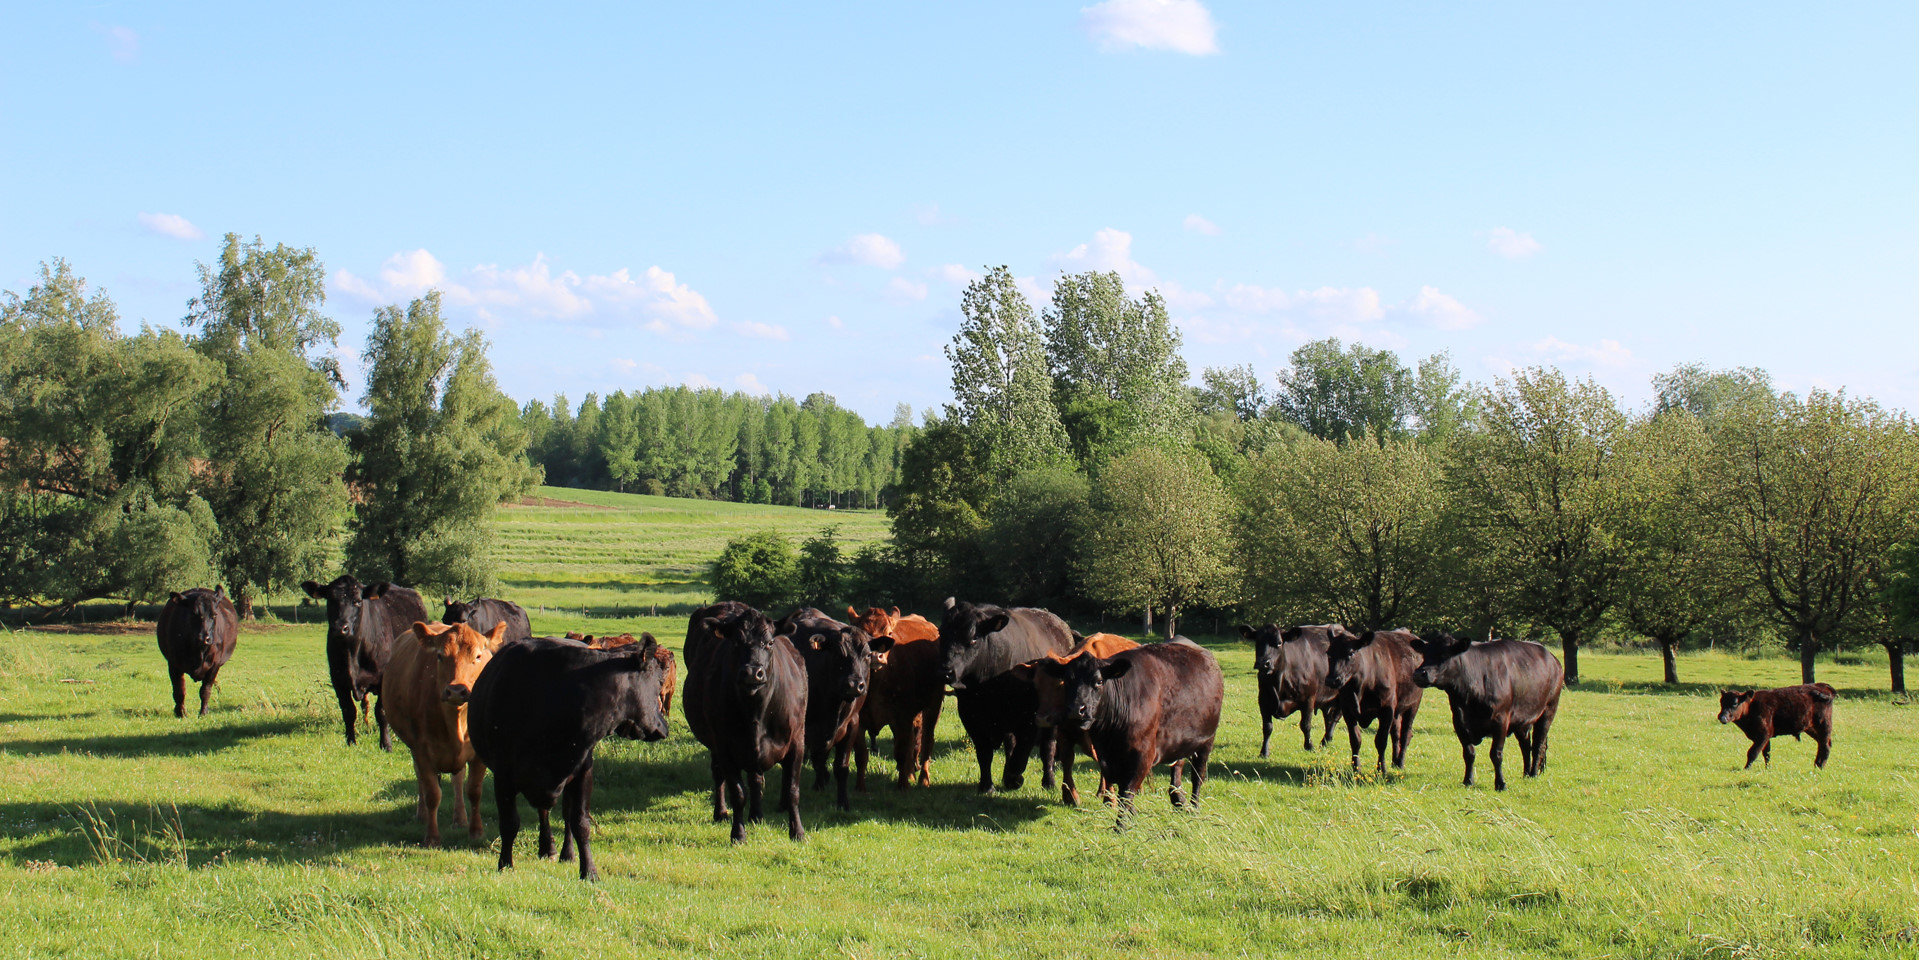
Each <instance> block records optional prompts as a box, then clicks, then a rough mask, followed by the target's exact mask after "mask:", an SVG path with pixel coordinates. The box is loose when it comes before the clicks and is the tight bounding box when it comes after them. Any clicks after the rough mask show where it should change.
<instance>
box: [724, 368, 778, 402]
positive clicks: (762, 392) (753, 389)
mask: <svg viewBox="0 0 1920 960" xmlns="http://www.w3.org/2000/svg"><path fill="white" fill-rule="evenodd" d="M733 385H734V386H736V387H739V388H740V389H742V390H745V391H746V392H748V393H751V394H753V395H754V396H756V397H764V396H768V395H771V394H772V393H773V391H772V390H769V389H767V385H766V384H764V383H761V382H760V378H759V377H756V376H754V375H753V374H751V373H743V374H741V375H739V376H737V377H734V378H733Z"/></svg>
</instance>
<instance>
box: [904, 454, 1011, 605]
mask: <svg viewBox="0 0 1920 960" xmlns="http://www.w3.org/2000/svg"><path fill="white" fill-rule="evenodd" d="M985 460H986V457H985V455H984V453H983V451H981V450H980V449H979V448H978V447H977V446H976V445H975V444H974V443H973V438H972V437H971V436H969V435H968V432H967V431H966V430H965V429H964V428H962V427H961V426H960V425H959V424H957V423H954V422H952V421H949V420H943V419H938V418H934V419H930V420H929V421H928V422H927V425H926V429H924V430H922V431H921V432H920V433H919V434H918V435H917V436H915V437H914V438H913V440H912V441H911V442H910V443H909V444H908V445H907V448H906V450H905V451H903V452H902V454H901V458H900V478H899V480H898V481H896V483H895V485H894V488H893V493H892V495H891V496H890V497H889V498H888V500H887V519H888V520H889V521H890V523H891V526H892V529H893V542H894V543H895V544H896V545H898V547H899V548H900V551H901V553H902V555H903V556H904V558H905V559H906V561H907V564H908V566H909V567H910V568H911V569H912V570H913V571H914V572H915V574H916V575H917V576H918V578H919V580H920V581H921V582H922V583H924V584H925V585H927V586H932V587H937V588H944V589H946V590H947V591H950V592H955V593H962V592H970V591H971V590H974V589H979V588H982V587H984V586H986V585H987V584H989V583H990V582H991V577H989V576H987V575H986V569H987V568H986V564H985V561H984V560H983V559H982V558H981V556H980V536H981V534H982V533H983V532H984V531H985V529H986V526H987V521H986V518H985V516H984V515H983V511H984V510H985V502H986V499H987V495H988V491H989V490H990V489H991V482H990V477H989V476H988V471H987V469H986V465H985Z"/></svg>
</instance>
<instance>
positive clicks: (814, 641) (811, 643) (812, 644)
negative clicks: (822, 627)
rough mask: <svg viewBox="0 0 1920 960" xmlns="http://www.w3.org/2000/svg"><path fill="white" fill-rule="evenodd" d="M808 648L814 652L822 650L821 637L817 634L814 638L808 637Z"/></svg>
mask: <svg viewBox="0 0 1920 960" xmlns="http://www.w3.org/2000/svg"><path fill="white" fill-rule="evenodd" d="M807 646H808V647H809V648H811V649H814V650H818V649H820V635H819V634H817V633H816V634H814V635H813V636H811V637H808V638H807Z"/></svg>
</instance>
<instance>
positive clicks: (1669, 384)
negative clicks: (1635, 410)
mask: <svg viewBox="0 0 1920 960" xmlns="http://www.w3.org/2000/svg"><path fill="white" fill-rule="evenodd" d="M1653 389H1654V392H1655V399H1654V412H1655V413H1666V412H1667V411H1669V410H1685V411H1687V412H1688V413H1691V414H1693V415H1694V416H1696V417H1699V418H1700V419H1701V420H1702V421H1703V422H1707V423H1711V422H1713V421H1714V420H1716V419H1718V417H1719V415H1720V414H1722V413H1724V412H1726V411H1728V410H1730V409H1732V408H1735V407H1738V406H1741V405H1744V404H1748V403H1764V402H1769V401H1771V400H1773V398H1774V393H1773V378H1772V377H1770V376H1768V374H1767V372H1766V371H1765V370H1761V369H1759V368H1758V367H1735V368H1733V369H1731V370H1713V369H1709V368H1708V367H1707V365H1706V364H1704V363H1683V364H1680V365H1678V366H1675V367H1674V368H1673V369H1672V370H1669V371H1667V372H1666V373H1658V374H1654V377H1653Z"/></svg>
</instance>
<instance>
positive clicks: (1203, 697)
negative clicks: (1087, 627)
mask: <svg viewBox="0 0 1920 960" xmlns="http://www.w3.org/2000/svg"><path fill="white" fill-rule="evenodd" d="M1040 669H1041V670H1042V671H1044V672H1046V673H1047V674H1049V675H1051V676H1053V677H1054V678H1056V679H1058V680H1060V681H1062V686H1063V688H1064V689H1063V693H1064V696H1065V700H1066V709H1065V711H1064V712H1063V714H1062V723H1063V725H1064V726H1065V727H1067V728H1068V729H1069V730H1071V731H1072V732H1073V734H1074V735H1076V736H1085V737H1086V738H1087V740H1088V741H1089V742H1090V743H1091V744H1092V747H1093V752H1094V755H1095V756H1096V757H1098V758H1099V761H1100V776H1101V777H1102V778H1104V779H1105V780H1107V781H1108V782H1109V783H1112V784H1114V785H1115V786H1116V787H1118V788H1119V793H1120V798H1119V799H1120V803H1119V808H1120V812H1119V820H1118V821H1117V822H1116V823H1115V827H1116V828H1124V827H1125V826H1126V824H1127V821H1128V819H1129V818H1130V817H1131V816H1132V814H1133V798H1134V795H1135V794H1137V793H1139V792H1140V788H1141V786H1142V785H1143V784H1145V783H1146V782H1147V778H1148V777H1150V776H1152V775H1153V768H1154V765H1155V764H1159V763H1171V764H1172V765H1173V778H1172V781H1171V783H1170V784H1169V785H1168V788H1167V797H1168V799H1170V800H1172V801H1173V805H1174V806H1176V807H1178V806H1184V805H1185V804H1186V799H1185V798H1184V797H1182V796H1181V794H1180V772H1181V767H1182V766H1184V765H1185V764H1186V763H1187V762H1188V761H1191V762H1192V764H1193V766H1192V767H1191V768H1190V769H1189V770H1188V772H1187V775H1188V777H1189V779H1190V780H1191V782H1192V784H1193V799H1194V800H1195V801H1196V802H1197V801H1198V800H1199V799H1200V785H1201V784H1203V783H1205V782H1206V779H1207V758H1208V757H1209V756H1210V755H1211V754H1212V753H1213V737H1214V733H1215V732H1216V731H1217V730H1219V728H1220V705H1221V702H1222V701H1223V700H1224V699H1225V698H1226V682H1225V681H1224V680H1223V679H1222V678H1221V676H1220V664H1219V663H1217V662H1215V661H1214V659H1213V654H1211V653H1208V652H1207V651H1205V650H1203V649H1201V648H1200V647H1199V645H1197V644H1195V643H1194V642H1193V641H1191V640H1188V639H1187V638H1185V637H1175V638H1173V639H1172V640H1169V641H1167V642H1166V643H1154V644H1148V645H1146V646H1143V647H1137V648H1135V649H1132V650H1126V651H1122V652H1120V653H1118V654H1116V655H1114V656H1112V657H1106V658H1102V657H1092V656H1083V657H1076V658H1074V659H1072V660H1069V661H1066V662H1064V663H1062V662H1060V661H1057V660H1053V659H1043V660H1041V661H1040Z"/></svg>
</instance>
